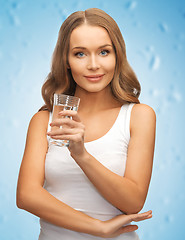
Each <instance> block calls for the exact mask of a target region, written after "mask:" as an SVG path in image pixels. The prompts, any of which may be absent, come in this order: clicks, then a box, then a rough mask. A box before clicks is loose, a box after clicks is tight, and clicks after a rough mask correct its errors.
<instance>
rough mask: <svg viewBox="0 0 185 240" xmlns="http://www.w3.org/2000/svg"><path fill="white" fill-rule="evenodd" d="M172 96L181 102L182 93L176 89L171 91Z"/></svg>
mask: <svg viewBox="0 0 185 240" xmlns="http://www.w3.org/2000/svg"><path fill="white" fill-rule="evenodd" d="M172 95H173V98H174V100H175V101H176V102H182V95H181V93H180V92H178V91H177V90H175V91H174V92H173V93H172Z"/></svg>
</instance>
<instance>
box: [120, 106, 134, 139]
mask: <svg viewBox="0 0 185 240" xmlns="http://www.w3.org/2000/svg"><path fill="white" fill-rule="evenodd" d="M134 105H135V103H128V104H124V105H122V107H121V110H120V114H119V118H118V124H117V128H119V131H120V132H121V134H122V136H124V138H125V139H126V141H127V143H128V142H129V140H130V118H131V111H132V108H133V106H134Z"/></svg>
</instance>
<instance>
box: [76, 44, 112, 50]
mask: <svg viewBox="0 0 185 240" xmlns="http://www.w3.org/2000/svg"><path fill="white" fill-rule="evenodd" d="M104 47H112V45H111V44H104V45H102V46H100V47H99V48H98V49H100V48H104ZM73 49H86V48H85V47H74V48H72V50H73Z"/></svg>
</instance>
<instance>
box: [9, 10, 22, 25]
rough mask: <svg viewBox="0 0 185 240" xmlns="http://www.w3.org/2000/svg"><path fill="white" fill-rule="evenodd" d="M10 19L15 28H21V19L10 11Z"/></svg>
mask: <svg viewBox="0 0 185 240" xmlns="http://www.w3.org/2000/svg"><path fill="white" fill-rule="evenodd" d="M9 19H10V23H11V24H12V25H14V26H20V25H21V21H20V19H19V17H18V16H17V15H16V14H15V13H14V12H13V11H11V10H10V12H9Z"/></svg>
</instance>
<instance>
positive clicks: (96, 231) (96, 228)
mask: <svg viewBox="0 0 185 240" xmlns="http://www.w3.org/2000/svg"><path fill="white" fill-rule="evenodd" d="M103 227H104V226H103V222H102V221H101V220H99V219H94V220H93V222H92V235H94V236H98V237H102V236H103V233H104V229H103Z"/></svg>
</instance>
